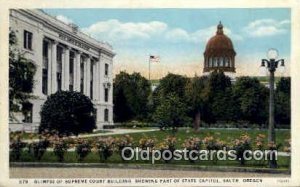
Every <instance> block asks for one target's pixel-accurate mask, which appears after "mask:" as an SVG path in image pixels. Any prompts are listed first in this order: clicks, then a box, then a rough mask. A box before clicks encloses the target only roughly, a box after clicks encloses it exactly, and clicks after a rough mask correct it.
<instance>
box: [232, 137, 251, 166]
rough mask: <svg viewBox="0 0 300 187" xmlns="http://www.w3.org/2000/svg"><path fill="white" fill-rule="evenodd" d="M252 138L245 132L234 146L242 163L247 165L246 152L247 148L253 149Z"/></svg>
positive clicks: (235, 141) (236, 140)
mask: <svg viewBox="0 0 300 187" xmlns="http://www.w3.org/2000/svg"><path fill="white" fill-rule="evenodd" d="M250 140H251V139H250V137H249V136H248V135H246V134H244V135H242V136H240V137H239V138H237V139H235V140H234V142H233V148H234V149H235V150H236V153H237V159H238V160H239V161H240V164H241V165H245V158H244V152H245V151H246V150H251V144H250Z"/></svg>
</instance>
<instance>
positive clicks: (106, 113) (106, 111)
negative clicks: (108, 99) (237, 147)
mask: <svg viewBox="0 0 300 187" xmlns="http://www.w3.org/2000/svg"><path fill="white" fill-rule="evenodd" d="M108 113H109V110H108V109H107V108H106V109H104V121H105V122H107V121H108Z"/></svg>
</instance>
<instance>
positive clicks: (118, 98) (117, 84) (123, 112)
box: [114, 72, 151, 122]
mask: <svg viewBox="0 0 300 187" xmlns="http://www.w3.org/2000/svg"><path fill="white" fill-rule="evenodd" d="M150 93H151V87H150V83H149V81H148V80H147V79H146V78H145V77H143V76H141V75H140V73H133V74H128V73H126V72H120V73H119V74H118V75H117V76H116V78H115V80H114V101H115V105H114V112H115V121H118V122H124V121H128V120H131V119H136V120H145V118H146V117H147V113H148V107H147V104H148V98H149V96H150Z"/></svg>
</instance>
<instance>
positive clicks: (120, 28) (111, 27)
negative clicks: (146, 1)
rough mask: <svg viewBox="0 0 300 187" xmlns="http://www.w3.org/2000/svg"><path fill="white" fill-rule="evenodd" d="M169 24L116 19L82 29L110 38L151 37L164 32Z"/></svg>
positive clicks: (100, 37)
mask: <svg viewBox="0 0 300 187" xmlns="http://www.w3.org/2000/svg"><path fill="white" fill-rule="evenodd" d="M167 27H168V26H167V24H165V23H163V22H160V21H151V22H138V23H134V22H126V23H123V22H120V21H119V20H116V19H110V20H107V21H100V22H97V23H95V24H93V25H91V26H89V27H87V28H83V29H82V31H83V32H85V33H87V34H89V35H91V36H93V37H95V38H97V39H101V40H103V39H105V40H107V39H110V40H119V39H122V40H128V39H149V38H151V36H153V35H157V34H159V33H162V32H164V31H165V30H166V29H167Z"/></svg>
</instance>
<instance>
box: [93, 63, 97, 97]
mask: <svg viewBox="0 0 300 187" xmlns="http://www.w3.org/2000/svg"><path fill="white" fill-rule="evenodd" d="M93 62H94V63H93V64H92V66H93V100H98V97H97V61H93Z"/></svg>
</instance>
